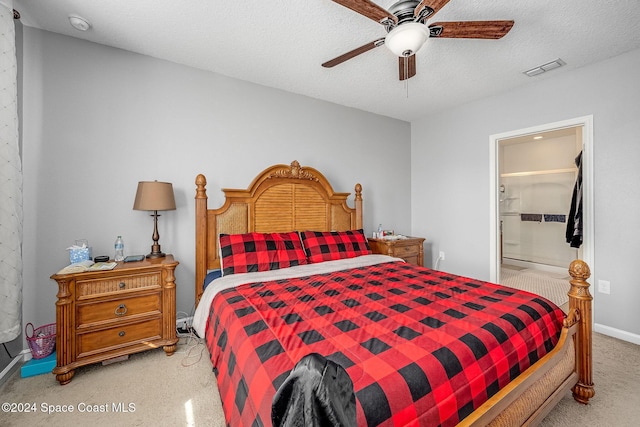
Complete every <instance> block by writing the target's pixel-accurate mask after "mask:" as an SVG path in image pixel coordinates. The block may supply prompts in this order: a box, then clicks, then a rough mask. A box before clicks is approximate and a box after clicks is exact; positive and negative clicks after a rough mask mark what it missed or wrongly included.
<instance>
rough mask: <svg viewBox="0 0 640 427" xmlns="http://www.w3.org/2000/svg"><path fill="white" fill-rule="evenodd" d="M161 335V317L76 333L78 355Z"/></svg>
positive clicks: (135, 342) (114, 347) (110, 348)
mask: <svg viewBox="0 0 640 427" xmlns="http://www.w3.org/2000/svg"><path fill="white" fill-rule="evenodd" d="M161 337H162V319H161V318H160V317H158V318H157V319H152V320H148V321H146V322H141V323H134V324H129V325H124V326H116V327H113V328H110V329H104V330H101V331H96V332H88V333H85V334H78V340H77V342H78V357H83V356H88V355H89V354H90V353H95V352H103V351H109V350H113V349H116V348H120V347H125V346H127V345H132V344H137V343H140V342H144V341H153V340H158V339H160V338H161Z"/></svg>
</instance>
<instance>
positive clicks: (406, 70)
mask: <svg viewBox="0 0 640 427" xmlns="http://www.w3.org/2000/svg"><path fill="white" fill-rule="evenodd" d="M408 76H409V56H407V55H405V56H404V90H405V91H406V95H407V99H408V98H409V78H408Z"/></svg>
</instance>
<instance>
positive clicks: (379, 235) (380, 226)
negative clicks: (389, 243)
mask: <svg viewBox="0 0 640 427" xmlns="http://www.w3.org/2000/svg"><path fill="white" fill-rule="evenodd" d="M383 234H384V233H383V232H382V224H378V239H382V237H383Z"/></svg>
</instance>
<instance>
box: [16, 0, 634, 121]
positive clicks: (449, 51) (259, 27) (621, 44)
mask: <svg viewBox="0 0 640 427" xmlns="http://www.w3.org/2000/svg"><path fill="white" fill-rule="evenodd" d="M394 3H395V0H378V1H377V4H379V5H380V6H382V7H384V8H386V9H388V8H389V7H390V6H391V5H392V4H394ZM14 8H15V9H17V10H18V11H19V12H20V13H21V15H22V19H21V21H22V23H23V24H24V25H26V26H32V27H36V28H41V29H44V30H48V31H52V32H55V33H60V34H66V35H69V36H72V37H77V38H81V39H85V40H89V41H92V42H96V43H100V44H104V45H108V46H114V47H117V48H121V49H125V50H129V51H132V52H137V53H141V54H144V55H149V56H153V57H156V58H162V59H166V60H169V61H173V62H176V63H180V64H185V65H188V66H192V67H196V68H200V69H205V70H211V71H213V72H216V73H219V74H223V75H226V76H230V77H234V78H237V79H241V80H246V81H250V82H254V83H257V84H261V85H265V86H270V87H274V88H278V89H282V90H285V91H289V92H293V93H298V94H302V95H306V96H310V97H313V98H317V99H322V100H326V101H330V102H334V103H337V104H342V105H346V106H349V107H354V108H358V109H361V110H365V111H370V112H373V113H377V114H381V115H385V116H389V117H394V118H398V119H401V120H406V121H411V120H413V119H416V118H419V117H422V116H425V115H427V114H430V113H433V112H435V111H438V110H439V109H446V108H450V107H453V106H456V105H460V104H464V103H467V102H470V101H473V100H475V99H480V98H483V97H486V96H488V95H491V94H495V93H500V92H505V91H508V90H510V89H513V88H516V87H519V86H523V85H526V84H530V83H532V82H535V81H539V80H542V79H546V78H549V77H551V76H554V75H558V74H560V73H564V72H567V71H568V70H571V69H575V68H579V67H582V66H585V65H588V64H591V63H594V62H599V61H602V60H604V59H606V58H609V57H613V56H616V55H619V54H621V53H624V52H627V51H630V50H633V49H637V48H640V1H638V0H616V1H609V2H603V1H601V0H600V1H595V0H562V1H559V0H532V1H514V0H475V1H469V0H451V1H450V2H449V3H448V4H447V5H446V6H444V8H443V9H442V10H440V12H438V13H437V14H436V15H435V17H434V18H433V19H431V20H430V21H429V22H436V21H454V20H495V19H501V20H502V19H505V20H506V19H512V20H514V21H515V25H514V27H513V29H512V30H511V32H510V33H509V34H507V35H506V36H505V37H504V38H502V39H500V40H467V39H431V40H429V41H428V43H427V44H426V45H425V46H424V47H423V48H422V50H421V51H420V52H418V55H417V61H416V62H417V72H418V74H417V75H416V77H414V78H411V79H410V80H408V86H405V83H404V82H401V81H399V80H398V60H397V58H396V57H394V55H393V54H392V53H391V52H390V51H389V50H388V49H387V48H385V47H384V46H382V47H379V48H376V49H374V50H372V51H369V52H367V53H364V54H362V55H360V56H358V57H356V58H353V59H351V60H349V61H347V62H345V63H343V64H341V65H338V66H336V67H334V68H331V69H327V68H323V67H321V66H320V64H322V63H323V62H325V61H327V60H329V59H332V58H334V57H336V56H338V55H340V54H343V53H345V52H347V51H349V50H351V49H354V48H356V47H359V46H361V45H363V44H365V43H368V42H371V41H373V40H375V39H377V38H379V37H382V36H384V35H385V30H384V28H383V27H382V26H381V25H380V24H377V23H376V22H374V21H372V20H370V19H367V18H365V17H363V16H361V15H358V14H356V13H355V12H353V11H351V10H349V9H347V8H345V7H343V6H340V5H339V4H337V3H334V2H332V1H330V0H306V1H301V0H287V1H285V0H269V1H264V0H261V1H258V0H247V1H246V2H239V1H237V0H215V1H211V0H190V1H175V0H174V1H168V0H136V1H131V0H101V1H87V0H14ZM70 14H77V15H80V16H83V17H84V18H86V19H87V20H89V21H90V22H91V24H92V27H91V29H90V30H89V31H87V32H79V31H77V30H75V29H73V28H72V27H71V26H70V25H69V21H68V15H70ZM429 22H428V23H429ZM556 58H561V59H562V60H564V61H565V62H566V63H567V65H566V66H565V67H563V68H560V69H557V70H554V71H550V72H548V73H544V74H542V75H539V76H537V77H527V76H525V75H524V74H523V73H522V72H523V71H525V70H527V69H530V68H533V67H535V66H538V65H541V64H544V63H546V62H549V61H552V60H554V59H556ZM603 78H606V76H603Z"/></svg>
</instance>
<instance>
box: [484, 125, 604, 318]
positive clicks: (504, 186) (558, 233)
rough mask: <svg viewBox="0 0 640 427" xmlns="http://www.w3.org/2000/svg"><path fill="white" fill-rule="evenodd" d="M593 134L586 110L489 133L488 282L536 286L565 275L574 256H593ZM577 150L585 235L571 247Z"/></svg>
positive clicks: (562, 277) (552, 286)
mask: <svg viewBox="0 0 640 427" xmlns="http://www.w3.org/2000/svg"><path fill="white" fill-rule="evenodd" d="M592 139H593V126H592V117H591V116H588V117H581V118H577V119H573V120H567V121H563V122H557V123H552V124H547V125H542V126H538V127H533V128H527V129H523V130H518V131H513V132H508V133H504V134H499V135H492V136H491V138H490V140H491V141H490V142H491V159H492V160H493V162H494V163H493V164H492V166H491V168H492V169H491V170H492V176H491V197H492V201H493V203H492V211H491V260H490V262H491V271H490V276H491V280H492V281H495V282H497V283H503V284H505V282H509V281H511V282H515V281H519V282H522V281H526V282H528V284H526V285H522V286H524V287H525V288H527V287H528V290H533V291H534V292H535V287H536V286H538V285H541V284H543V283H542V282H545V281H551V282H554V281H555V280H561V281H564V280H565V279H566V278H567V276H568V274H567V268H568V266H569V264H570V263H571V261H573V260H574V259H577V258H579V259H583V260H584V261H586V262H587V263H590V262H591V261H592V254H593V234H592V230H593V213H592V212H593V211H592V205H593V197H592V188H593V187H592V170H593V169H592V143H591V141H592ZM578 156H580V160H581V168H582V177H581V178H582V179H581V182H580V184H581V187H582V213H583V215H582V220H583V222H582V234H583V236H582V243H581V244H580V245H579V247H575V245H570V243H568V242H567V229H568V227H569V229H571V228H572V223H573V216H572V214H571V204H572V196H573V191H574V188H575V186H576V181H577V178H578V167H577V165H576V158H577V157H578ZM523 273H526V274H523ZM532 277H533V279H532ZM519 286H520V285H518V284H516V287H519ZM531 287H533V289H531ZM550 287H551V288H554V285H553V283H552V284H551V285H550ZM555 288H557V286H555ZM561 289H562V288H561ZM565 289H566V288H565ZM537 293H540V294H543V296H546V295H544V292H542V293H541V292H537ZM564 293H565V294H566V291H565V292H564ZM561 297H562V298H564V295H561ZM550 299H552V300H553V298H550ZM558 305H561V304H558Z"/></svg>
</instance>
